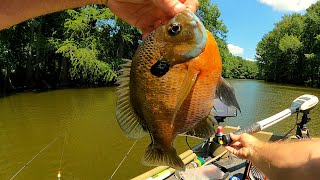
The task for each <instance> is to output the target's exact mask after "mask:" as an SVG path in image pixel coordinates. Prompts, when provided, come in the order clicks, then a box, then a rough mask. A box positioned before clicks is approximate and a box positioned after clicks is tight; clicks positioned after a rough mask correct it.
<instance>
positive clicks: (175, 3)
mask: <svg viewBox="0 0 320 180" xmlns="http://www.w3.org/2000/svg"><path fill="white" fill-rule="evenodd" d="M153 3H154V4H155V5H156V6H157V7H159V8H161V9H162V11H164V12H166V13H168V14H169V16H174V15H176V14H177V13H179V12H181V11H184V10H185V9H186V6H185V5H184V4H182V3H181V2H180V1H179V0H153Z"/></svg>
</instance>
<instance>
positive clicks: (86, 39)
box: [0, 0, 313, 94]
mask: <svg viewBox="0 0 320 180" xmlns="http://www.w3.org/2000/svg"><path fill="white" fill-rule="evenodd" d="M200 4H201V6H200V8H199V10H198V11H197V14H198V15H199V16H200V18H201V19H202V20H203V23H204V25H205V26H206V28H207V29H208V30H209V31H211V32H212V34H213V35H214V36H215V39H216V41H217V43H218V46H219V51H220V54H221V57H222V60H223V75H224V76H225V77H232V78H256V77H257V70H256V69H257V68H256V67H257V66H256V63H255V62H249V61H245V60H243V59H242V58H241V57H235V56H232V55H231V54H230V52H229V50H228V48H227V43H226V37H227V32H228V30H227V28H226V26H225V25H224V23H223V21H222V20H220V19H219V17H220V11H219V9H218V7H217V6H216V5H214V4H211V3H210V1H207V0H200ZM312 28H313V27H312ZM140 42H141V32H139V31H138V30H137V29H136V28H134V27H133V26H130V25H128V24H127V23H125V22H124V21H122V20H121V19H119V18H117V17H116V16H114V15H113V14H112V12H111V11H110V10H109V9H108V8H106V7H104V6H100V5H94V6H85V7H81V8H77V9H73V10H67V11H62V12H58V13H53V14H50V15H46V16H42V17H39V18H35V19H31V20H29V21H26V22H23V23H21V24H19V25H16V26H14V27H11V28H10V29H6V30H3V31H1V32H0V70H1V71H0V84H3V82H4V81H6V82H10V83H11V82H12V89H15V88H17V89H25V88H27V89H37V90H43V89H44V90H45V89H48V88H59V87H64V86H99V85H106V84H112V83H113V82H114V81H115V79H116V78H117V73H116V72H117V71H118V70H119V69H120V68H121V67H120V65H121V64H122V63H123V61H122V59H131V58H132V56H133V54H134V52H135V51H136V49H137V48H138V45H139V43H140ZM310 61H311V60H310ZM4 84H5V83H4ZM7 84H8V83H7ZM13 86H14V87H13ZM3 88H7V87H6V86H5V87H3V86H0V90H1V91H0V94H1V93H3V91H2V90H3Z"/></svg>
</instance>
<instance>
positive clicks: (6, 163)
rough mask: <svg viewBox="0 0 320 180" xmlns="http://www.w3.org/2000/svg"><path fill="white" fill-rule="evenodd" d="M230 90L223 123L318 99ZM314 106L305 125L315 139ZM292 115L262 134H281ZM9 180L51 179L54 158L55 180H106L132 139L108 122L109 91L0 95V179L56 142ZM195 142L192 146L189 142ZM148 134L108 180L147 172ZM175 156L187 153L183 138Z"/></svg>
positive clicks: (249, 87) (248, 85) (111, 109)
mask: <svg viewBox="0 0 320 180" xmlns="http://www.w3.org/2000/svg"><path fill="white" fill-rule="evenodd" d="M228 81H229V82H230V83H231V84H232V85H233V87H234V88H235V90H236V94H237V98H238V101H239V103H240V106H241V110H242V113H241V114H240V115H239V116H238V117H236V118H232V119H231V118H230V119H228V120H227V122H226V124H229V125H239V126H247V125H249V124H251V123H252V122H255V121H259V120H262V119H264V118H266V117H268V116H271V115H273V114H275V113H277V112H279V111H281V110H283V109H285V108H287V107H288V106H289V105H290V102H291V101H292V100H294V99H295V98H296V97H298V96H300V95H302V94H306V93H309V94H314V95H316V96H318V97H320V90H318V89H312V88H304V87H296V86H288V85H279V84H271V83H265V82H263V81H255V80H232V79H231V80H228ZM319 117H320V111H319V107H317V108H315V109H314V110H313V113H312V114H311V118H312V121H311V122H310V123H309V124H308V125H309V128H310V131H311V134H312V135H314V136H320V131H319V130H320V118H319ZM294 122H295V118H294V117H293V116H292V117H290V118H288V119H287V120H285V121H283V122H280V123H279V124H277V125H275V127H272V128H270V129H268V130H270V131H274V132H279V133H284V132H286V131H287V130H289V129H290V128H291V127H292V126H293V125H294ZM64 134H67V135H66V141H65V143H64V140H63V138H59V139H58V140H57V141H55V142H54V143H53V144H52V146H50V147H49V148H48V149H46V150H45V151H44V152H43V153H42V154H40V155H39V156H38V157H37V158H36V159H35V160H34V161H32V163H30V164H29V165H28V166H27V167H26V168H25V169H24V170H23V171H21V173H20V174H19V175H17V176H16V178H15V179H57V172H58V171H59V169H60V159H61V154H62V151H63V147H64V153H63V157H62V159H61V175H62V179H109V177H110V176H111V174H112V173H113V171H114V170H115V169H116V167H117V166H118V164H119V162H120V161H121V160H122V158H123V157H124V156H125V154H126V153H127V151H128V150H129V148H130V147H131V145H132V144H133V143H134V140H130V139H127V138H126V137H125V136H124V134H123V133H122V132H121V130H120V128H119V127H118V125H117V123H116V120H115V88H97V89H67V90H57V91H50V92H44V93H22V94H17V95H12V96H8V97H5V98H0V143H1V145H0V179H9V178H10V177H12V176H13V175H14V174H15V173H16V172H17V171H18V170H19V169H20V168H21V167H23V166H24V165H25V164H26V163H27V162H28V161H29V160H30V159H31V158H32V157H33V156H34V155H36V154H37V153H38V152H39V151H40V150H41V149H43V148H44V147H45V146H46V145H47V144H49V143H50V142H51V141H52V140H54V139H55V138H56V137H63V136H64ZM197 142H199V141H195V140H194V141H192V140H191V144H193V145H195V144H196V143H197ZM148 144H149V137H145V138H143V139H142V140H139V141H138V142H137V144H136V145H135V147H134V148H133V150H132V151H131V153H130V154H129V156H128V157H127V160H126V161H125V162H124V163H123V164H122V166H121V167H120V168H119V170H118V172H117V173H116V174H115V176H114V177H113V179H128V178H132V177H134V176H136V175H139V174H141V173H142V172H144V171H146V170H148V169H151V168H150V167H145V166H143V165H142V164H141V162H140V159H141V157H142V155H143V152H144V149H145V148H146V147H147V145H148ZM176 146H177V149H178V152H179V153H181V152H183V151H184V150H186V149H188V147H187V146H186V144H185V139H184V138H182V137H180V138H178V140H177V142H176Z"/></svg>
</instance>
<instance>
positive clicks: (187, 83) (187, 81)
mask: <svg viewBox="0 0 320 180" xmlns="http://www.w3.org/2000/svg"><path fill="white" fill-rule="evenodd" d="M199 73H200V71H198V70H194V69H192V68H188V72H187V75H186V77H185V78H184V80H183V83H182V85H181V90H180V92H179V94H178V98H177V103H176V107H175V109H174V111H173V116H172V120H171V125H172V126H173V124H174V121H175V119H176V116H177V113H178V110H179V109H180V107H181V105H182V103H183V102H184V101H185V100H186V98H187V97H188V95H189V93H190V91H191V89H192V88H193V85H194V84H195V83H196V81H197V77H198V75H199Z"/></svg>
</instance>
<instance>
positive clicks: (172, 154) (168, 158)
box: [142, 143, 186, 170]
mask: <svg viewBox="0 0 320 180" xmlns="http://www.w3.org/2000/svg"><path fill="white" fill-rule="evenodd" d="M142 163H143V164H144V165H146V166H170V167H172V168H174V169H176V170H185V168H186V166H185V164H184V163H183V161H182V160H181V158H180V157H179V156H178V153H177V151H176V150H175V149H174V148H173V147H171V148H169V149H163V148H162V147H161V145H160V144H157V143H151V144H150V145H149V146H148V148H147V149H146V151H145V154H144V156H143V159H142Z"/></svg>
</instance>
